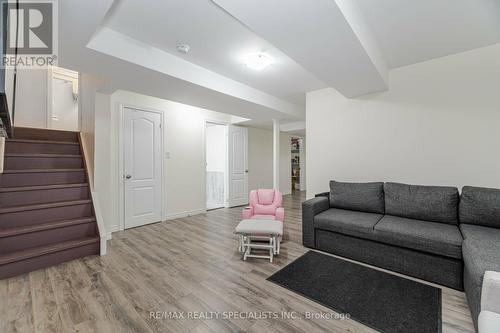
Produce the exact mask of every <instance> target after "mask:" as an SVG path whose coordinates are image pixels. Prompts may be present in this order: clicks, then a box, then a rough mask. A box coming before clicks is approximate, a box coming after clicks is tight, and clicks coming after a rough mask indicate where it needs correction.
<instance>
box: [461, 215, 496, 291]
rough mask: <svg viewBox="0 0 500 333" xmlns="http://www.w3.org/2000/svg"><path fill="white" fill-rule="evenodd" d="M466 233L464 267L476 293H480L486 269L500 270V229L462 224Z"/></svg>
mask: <svg viewBox="0 0 500 333" xmlns="http://www.w3.org/2000/svg"><path fill="white" fill-rule="evenodd" d="M460 228H461V230H462V233H463V234H464V237H465V239H464V242H463V245H462V255H463V258H464V268H465V270H466V271H467V274H468V276H469V277H470V279H471V282H472V285H473V288H475V289H476V293H479V294H480V290H481V288H482V284H483V277H484V273H485V272H486V271H500V231H499V230H497V229H493V228H488V227H481V226H475V225H469V226H467V225H461V226H460Z"/></svg>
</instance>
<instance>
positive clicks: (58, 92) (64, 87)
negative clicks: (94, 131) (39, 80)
mask: <svg viewBox="0 0 500 333" xmlns="http://www.w3.org/2000/svg"><path fill="white" fill-rule="evenodd" d="M47 80H48V81H47V93H48V94H47V128H50V129H57V130H65V131H79V130H80V112H79V101H78V99H79V96H78V92H79V90H78V89H79V75H78V72H74V71H72V70H69V69H65V68H61V67H55V66H51V67H49V69H48V75H47Z"/></svg>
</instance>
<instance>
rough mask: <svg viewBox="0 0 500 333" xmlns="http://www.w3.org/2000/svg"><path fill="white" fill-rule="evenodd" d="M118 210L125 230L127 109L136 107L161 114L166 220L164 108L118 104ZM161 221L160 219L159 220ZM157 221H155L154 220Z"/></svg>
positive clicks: (164, 210)
mask: <svg viewBox="0 0 500 333" xmlns="http://www.w3.org/2000/svg"><path fill="white" fill-rule="evenodd" d="M118 109H119V112H118V175H117V176H118V187H119V190H118V212H119V219H120V221H119V223H118V225H119V227H120V231H123V230H125V139H124V134H125V109H136V110H139V111H143V112H151V113H157V114H159V115H160V124H161V145H162V146H161V149H160V150H161V156H160V158H161V202H162V204H161V218H162V221H164V220H166V211H167V210H166V207H167V200H166V192H167V191H166V188H167V186H166V177H165V175H166V171H165V167H166V163H165V147H166V135H165V121H166V117H165V112H164V111H162V110H156V109H152V108H148V107H143V106H137V105H133V104H128V103H120V104H118ZM159 222H160V221H159ZM153 223H155V222H153Z"/></svg>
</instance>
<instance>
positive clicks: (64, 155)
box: [4, 153, 82, 158]
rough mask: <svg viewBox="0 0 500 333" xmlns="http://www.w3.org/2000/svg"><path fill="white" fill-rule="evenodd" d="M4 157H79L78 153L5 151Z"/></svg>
mask: <svg viewBox="0 0 500 333" xmlns="http://www.w3.org/2000/svg"><path fill="white" fill-rule="evenodd" d="M4 156H5V157H38V158H47V157H50V158H81V157H82V155H80V154H76V155H73V154H22V153H6V154H5V155H4Z"/></svg>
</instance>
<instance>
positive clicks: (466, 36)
mask: <svg viewBox="0 0 500 333" xmlns="http://www.w3.org/2000/svg"><path fill="white" fill-rule="evenodd" d="M355 1H357V3H358V6H359V8H360V10H361V12H362V14H363V17H364V19H365V21H366V24H367V26H368V27H369V28H370V30H371V31H372V34H373V37H374V38H375V40H376V42H377V44H378V45H379V48H380V50H381V52H382V55H383V57H384V59H385V61H386V63H387V65H388V67H389V68H396V67H400V66H406V65H410V64H414V63H418V62H421V61H426V60H430V59H434V58H438V57H443V56H447V55H450V54H455V53H459V52H463V51H467V50H472V49H475V48H479V47H483V46H487V45H491V44H496V43H500V1H499V0H355Z"/></svg>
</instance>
